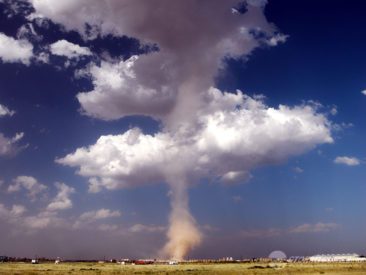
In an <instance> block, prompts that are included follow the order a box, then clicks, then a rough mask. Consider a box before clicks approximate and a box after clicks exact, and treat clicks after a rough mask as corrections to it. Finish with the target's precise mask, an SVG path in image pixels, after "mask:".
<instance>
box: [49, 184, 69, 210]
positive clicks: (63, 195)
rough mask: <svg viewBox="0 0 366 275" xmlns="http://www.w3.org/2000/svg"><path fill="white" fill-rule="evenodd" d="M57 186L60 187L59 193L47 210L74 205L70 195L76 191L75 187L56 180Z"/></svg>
mask: <svg viewBox="0 0 366 275" xmlns="http://www.w3.org/2000/svg"><path fill="white" fill-rule="evenodd" d="M55 186H56V188H57V189H58V194H57V195H56V197H55V198H54V199H53V200H52V202H51V203H50V204H49V205H48V206H47V210H49V211H55V210H65V209H69V208H71V207H72V201H71V199H70V198H69V196H70V195H71V194H73V193H75V189H74V188H72V187H69V186H67V185H66V184H64V183H60V182H56V183H55Z"/></svg>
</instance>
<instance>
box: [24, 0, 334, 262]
mask: <svg viewBox="0 0 366 275" xmlns="http://www.w3.org/2000/svg"><path fill="white" fill-rule="evenodd" d="M31 2H32V3H33V5H34V8H35V10H36V14H39V15H41V16H46V17H48V18H50V19H52V20H53V21H55V22H57V23H60V24H63V25H64V26H65V27H66V29H69V30H77V31H78V32H79V33H81V34H82V35H83V37H84V38H85V39H91V38H93V37H95V36H96V35H102V36H103V35H108V34H112V35H115V36H121V35H127V36H131V37H135V38H137V39H139V40H140V42H141V43H142V44H152V45H157V48H158V49H157V50H156V51H154V52H150V53H146V54H144V55H140V56H132V57H131V58H129V59H127V60H115V61H102V62H100V63H98V64H94V63H93V64H90V66H88V68H86V69H85V70H84V72H83V73H84V75H88V76H90V77H91V80H92V82H93V86H94V87H93V89H92V90H90V91H87V92H80V93H79V94H78V95H77V98H78V100H79V102H80V104H81V107H82V110H83V112H84V114H86V115H89V116H92V117H96V118H100V119H103V120H112V119H119V118H121V117H124V116H127V115H147V116H152V117H153V118H155V119H159V120H160V121H161V122H162V125H163V126H162V129H161V131H160V132H159V133H156V134H154V135H146V134H144V133H143V132H142V131H141V130H140V129H137V128H134V129H130V130H129V131H127V132H125V133H123V134H120V135H106V136H101V137H100V138H99V139H98V141H97V142H96V144H94V145H91V146H89V147H82V148H79V149H77V150H76V151H75V152H74V153H71V154H68V155H67V156H65V157H63V158H59V159H57V160H56V161H57V162H59V163H61V164H64V165H69V166H72V167H79V169H78V173H79V174H80V175H82V176H85V177H88V178H89V182H90V184H91V185H90V189H89V190H90V191H91V192H98V191H99V190H100V189H101V188H103V187H105V188H107V189H110V190H113V189H117V188H123V187H127V186H137V185H143V184H153V183H158V182H167V183H168V184H169V186H170V187H171V207H172V212H171V214H170V218H169V221H170V227H169V230H168V235H167V237H168V239H169V240H168V242H167V244H166V245H165V247H164V248H163V249H162V254H163V255H166V256H168V257H171V258H175V259H182V258H183V257H184V256H185V255H186V253H187V252H188V251H189V250H190V249H192V248H193V247H194V246H196V245H198V244H199V243H200V239H201V233H200V232H199V229H198V226H197V224H196V221H195V219H194V218H193V216H192V215H191V213H190V211H189V203H188V195H187V189H188V188H189V186H190V185H191V184H194V183H197V182H199V179H201V178H210V179H212V180H214V181H218V182H222V183H224V184H227V185H230V184H235V183H242V182H246V181H248V180H249V179H250V177H251V175H250V170H251V169H254V168H257V167H259V166H262V165H268V164H273V163H279V162H281V161H285V160H286V159H287V158H288V157H290V156H293V155H298V154H301V153H303V152H305V151H307V150H310V149H312V148H313V147H315V146H316V145H318V144H321V143H329V142H332V141H333V139H332V137H331V131H330V128H331V123H330V122H329V121H328V120H327V118H326V117H325V116H324V115H322V114H320V113H318V112H317V110H316V109H314V108H313V107H311V106H307V105H301V106H295V107H289V106H283V105H280V106H279V107H277V108H273V107H269V106H266V104H265V103H264V101H263V99H261V98H260V97H249V96H247V95H243V93H242V92H241V91H237V92H236V93H227V92H222V91H220V90H218V89H215V88H214V86H215V83H214V78H215V76H216V75H217V74H218V71H219V69H220V68H223V66H224V62H223V60H224V59H225V57H232V58H237V57H243V56H244V57H245V56H248V55H249V54H250V53H251V52H252V50H253V49H255V48H256V47H259V46H261V45H266V46H276V45H277V44H279V43H282V42H284V41H285V40H286V38H287V36H286V35H283V34H280V33H278V32H277V30H276V28H275V26H274V25H273V24H270V23H268V22H267V20H266V18H265V16H264V13H263V9H264V6H265V3H266V1H263V0H250V1H249V0H248V1H244V2H242V1H237V0H227V1H226V0H225V1H224V0H185V1H171V0H160V1H145V0H134V1H129V0H110V1H100V0H88V1H86V0H79V1H75V0H67V1H57V2H56V1H51V0H42V1H41V0H31Z"/></svg>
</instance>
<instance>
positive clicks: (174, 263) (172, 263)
mask: <svg viewBox="0 0 366 275" xmlns="http://www.w3.org/2000/svg"><path fill="white" fill-rule="evenodd" d="M169 264H170V265H176V264H178V262H177V261H170V262H169Z"/></svg>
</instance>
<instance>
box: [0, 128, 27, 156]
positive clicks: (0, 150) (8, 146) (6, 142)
mask: <svg viewBox="0 0 366 275" xmlns="http://www.w3.org/2000/svg"><path fill="white" fill-rule="evenodd" d="M23 136H24V133H17V134H16V135H15V136H14V137H13V138H7V137H5V136H4V135H3V134H2V133H0V156H4V155H13V154H16V153H17V152H19V151H20V150H21V149H22V148H24V147H19V146H17V144H16V143H17V142H18V141H19V140H20V139H22V138H23Z"/></svg>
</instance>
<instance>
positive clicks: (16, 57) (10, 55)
mask: <svg viewBox="0 0 366 275" xmlns="http://www.w3.org/2000/svg"><path fill="white" fill-rule="evenodd" d="M32 57H33V45H32V44H31V43H29V42H28V41H27V40H25V39H20V40H16V39H14V38H12V37H9V36H7V35H5V34H3V33H0V58H1V59H2V61H3V62H10V63H15V62H21V63H23V64H25V65H29V64H30V59H31V58H32Z"/></svg>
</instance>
